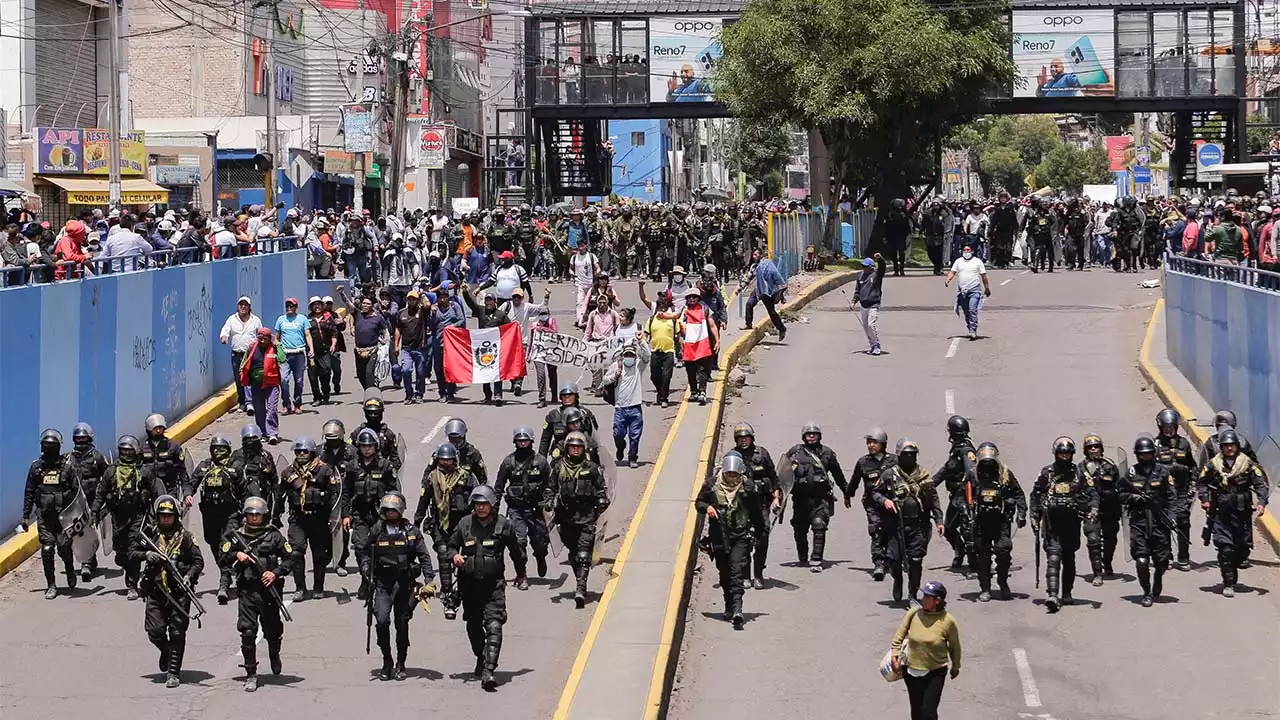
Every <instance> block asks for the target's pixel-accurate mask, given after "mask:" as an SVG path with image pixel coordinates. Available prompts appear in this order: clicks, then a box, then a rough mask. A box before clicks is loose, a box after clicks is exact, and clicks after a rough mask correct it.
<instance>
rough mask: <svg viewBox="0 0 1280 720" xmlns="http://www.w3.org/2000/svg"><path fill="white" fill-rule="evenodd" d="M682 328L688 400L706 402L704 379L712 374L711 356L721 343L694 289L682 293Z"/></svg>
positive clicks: (701, 403) (718, 334)
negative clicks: (683, 301)
mask: <svg viewBox="0 0 1280 720" xmlns="http://www.w3.org/2000/svg"><path fill="white" fill-rule="evenodd" d="M680 327H681V328H682V330H683V344H682V347H683V353H684V369H685V372H686V373H688V375H689V399H690V400H697V401H698V404H699V405H706V404H707V381H708V380H709V379H710V376H711V363H712V357H713V356H714V355H715V350H716V347H717V346H718V345H719V344H720V329H719V327H718V326H717V325H716V324H715V323H714V322H712V321H711V318H710V317H708V314H707V309H706V308H705V307H703V305H702V294H701V293H700V292H699V291H698V289H697V288H690V289H689V290H687V291H686V292H685V307H684V311H683V312H682V313H681V314H680Z"/></svg>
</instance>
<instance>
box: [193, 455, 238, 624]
mask: <svg viewBox="0 0 1280 720" xmlns="http://www.w3.org/2000/svg"><path fill="white" fill-rule="evenodd" d="M197 492H199V493H200V520H201V522H202V523H203V525H204V542H205V544H206V545H208V546H209V547H210V548H213V549H214V552H215V555H214V560H215V561H218V564H219V565H222V563H221V562H220V561H219V558H218V556H217V554H216V552H217V550H216V548H217V547H218V546H219V545H221V544H222V542H221V541H222V536H223V535H226V534H227V532H228V531H230V530H232V529H234V528H235V520H234V516H235V514H236V511H237V510H239V509H240V506H241V504H242V503H243V502H244V500H245V499H246V498H248V497H249V493H248V490H247V489H246V487H245V481H244V476H243V475H241V473H240V468H239V467H238V466H237V465H236V464H235V463H233V462H232V461H231V441H230V440H228V439H227V438H226V437H224V436H222V435H214V436H213V439H211V440H210V441H209V457H208V458H206V459H205V460H201V461H200V464H199V465H197V466H196V469H195V472H193V473H191V485H190V487H187V488H184V490H183V502H184V503H185V504H186V505H187V507H191V503H192V500H193V499H194V497H195V494H196V493H197ZM230 588H231V570H230V569H229V568H227V567H226V566H225V565H222V567H221V572H219V574H218V604H219V605H226V604H227V599H228V593H229V592H230Z"/></svg>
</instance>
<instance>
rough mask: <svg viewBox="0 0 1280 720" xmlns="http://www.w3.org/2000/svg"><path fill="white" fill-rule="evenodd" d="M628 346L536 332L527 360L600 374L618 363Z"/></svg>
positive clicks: (613, 340) (618, 341)
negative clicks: (624, 348) (623, 349)
mask: <svg viewBox="0 0 1280 720" xmlns="http://www.w3.org/2000/svg"><path fill="white" fill-rule="evenodd" d="M624 344H626V340H625V339H624V338H616V337H615V338H608V339H606V340H591V341H588V340H583V339H582V338H577V337H574V336H572V335H563V334H561V333H553V332H545V331H536V330H535V331H534V333H533V337H532V338H531V340H530V342H529V352H528V353H527V354H526V357H527V359H528V361H529V362H543V363H547V364H548V365H559V366H561V367H566V366H567V367H577V368H586V369H588V370H600V369H602V368H605V367H608V366H609V364H610V363H612V362H613V361H614V360H617V359H618V356H619V355H621V354H622V346H623V345H624Z"/></svg>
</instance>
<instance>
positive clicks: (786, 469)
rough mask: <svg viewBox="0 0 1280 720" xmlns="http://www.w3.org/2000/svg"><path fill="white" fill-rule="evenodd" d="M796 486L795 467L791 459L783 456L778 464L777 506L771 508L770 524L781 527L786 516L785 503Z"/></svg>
mask: <svg viewBox="0 0 1280 720" xmlns="http://www.w3.org/2000/svg"><path fill="white" fill-rule="evenodd" d="M795 486H796V466H795V464H794V463H793V462H791V458H790V457H788V456H786V455H783V456H782V457H781V458H780V462H779V463H778V495H779V496H780V497H779V500H778V505H777V507H775V508H773V510H772V514H773V516H772V517H771V518H770V523H771V524H773V525H781V524H782V519H783V517H784V516H785V515H786V514H787V501H788V500H790V499H791V489H792V488H794V487H795Z"/></svg>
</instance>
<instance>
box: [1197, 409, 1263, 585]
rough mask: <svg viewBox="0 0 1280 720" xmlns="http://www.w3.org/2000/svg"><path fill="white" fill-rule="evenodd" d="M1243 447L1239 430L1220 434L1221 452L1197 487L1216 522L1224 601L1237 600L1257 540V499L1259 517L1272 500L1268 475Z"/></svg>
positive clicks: (1214, 532)
mask: <svg viewBox="0 0 1280 720" xmlns="http://www.w3.org/2000/svg"><path fill="white" fill-rule="evenodd" d="M1240 444H1241V441H1240V437H1239V435H1237V434H1236V431H1235V430H1232V429H1226V430H1223V431H1222V432H1220V433H1218V447H1219V450H1220V452H1219V453H1218V454H1217V455H1215V456H1214V457H1213V458H1212V459H1211V460H1209V462H1208V463H1207V464H1206V465H1205V466H1204V469H1203V470H1201V471H1200V480H1199V482H1198V483H1197V490H1198V492H1199V495H1200V506H1201V507H1202V508H1204V511H1205V512H1206V513H1207V514H1208V515H1209V517H1211V518H1212V523H1213V525H1212V527H1213V545H1214V547H1216V548H1217V549H1218V569H1219V570H1220V571H1221V572H1222V595H1223V597H1234V596H1235V594H1236V589H1235V588H1236V580H1237V577H1238V573H1237V571H1238V570H1239V567H1240V561H1241V560H1242V559H1243V558H1245V557H1247V556H1248V555H1247V553H1248V548H1249V547H1250V543H1251V542H1252V538H1253V524H1252V521H1253V515H1254V510H1255V507H1254V503H1253V496H1254V495H1257V496H1258V504H1257V507H1256V510H1257V512H1258V514H1261V513H1262V512H1263V511H1265V510H1266V508H1267V501H1268V500H1269V499H1270V483H1269V482H1268V481H1267V475H1266V473H1265V472H1263V470H1262V468H1261V466H1259V465H1258V463H1257V462H1256V461H1254V459H1253V458H1251V457H1249V456H1248V455H1246V454H1244V452H1243V450H1242V448H1241V447H1240Z"/></svg>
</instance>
